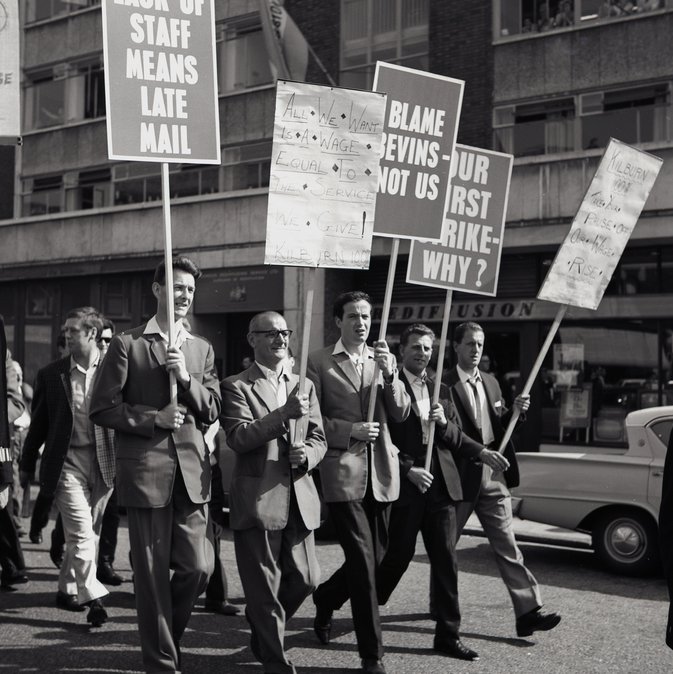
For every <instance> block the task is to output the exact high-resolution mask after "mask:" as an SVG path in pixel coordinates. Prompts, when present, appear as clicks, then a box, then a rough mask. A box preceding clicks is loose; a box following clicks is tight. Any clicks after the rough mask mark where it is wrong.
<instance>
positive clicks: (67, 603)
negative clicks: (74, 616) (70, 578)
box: [56, 590, 86, 612]
mask: <svg viewBox="0 0 673 674" xmlns="http://www.w3.org/2000/svg"><path fill="white" fill-rule="evenodd" d="M56 606H58V607H59V608H63V609H65V610H66V611H75V612H81V611H85V610H86V606H83V605H82V604H79V603H77V595H75V594H66V593H65V592H61V590H59V591H58V592H57V593H56Z"/></svg>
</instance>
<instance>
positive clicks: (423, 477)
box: [407, 466, 433, 494]
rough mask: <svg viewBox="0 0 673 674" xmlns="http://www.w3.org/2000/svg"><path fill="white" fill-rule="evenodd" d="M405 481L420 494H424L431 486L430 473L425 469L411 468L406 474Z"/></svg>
mask: <svg viewBox="0 0 673 674" xmlns="http://www.w3.org/2000/svg"><path fill="white" fill-rule="evenodd" d="M407 479H408V480H409V481H410V482H411V483H412V484H413V485H414V486H415V487H416V488H417V489H418V491H420V492H421V494H425V492H426V491H428V489H430V485H431V484H432V479H433V478H432V473H431V472H430V471H428V470H425V468H417V467H416V466H412V467H411V468H409V472H408V473H407Z"/></svg>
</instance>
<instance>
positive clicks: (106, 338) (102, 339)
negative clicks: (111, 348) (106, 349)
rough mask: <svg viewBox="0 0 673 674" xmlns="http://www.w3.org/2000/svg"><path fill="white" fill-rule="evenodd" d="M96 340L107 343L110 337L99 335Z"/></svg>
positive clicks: (110, 339)
mask: <svg viewBox="0 0 673 674" xmlns="http://www.w3.org/2000/svg"><path fill="white" fill-rule="evenodd" d="M98 341H99V342H105V343H106V344H109V343H110V342H111V341H112V337H99V338H98Z"/></svg>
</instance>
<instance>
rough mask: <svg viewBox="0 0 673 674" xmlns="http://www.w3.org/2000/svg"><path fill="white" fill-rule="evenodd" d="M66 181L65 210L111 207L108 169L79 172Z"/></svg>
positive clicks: (109, 173) (110, 182)
mask: <svg viewBox="0 0 673 674" xmlns="http://www.w3.org/2000/svg"><path fill="white" fill-rule="evenodd" d="M72 181H73V185H72V186H71V185H69V184H68V181H66V210H67V211H79V210H86V209H89V208H104V207H105V206H110V205H112V203H111V202H112V198H111V194H112V179H111V172H110V169H109V168H102V169H94V170H90V171H81V172H80V173H79V174H77V173H75V175H74V176H72Z"/></svg>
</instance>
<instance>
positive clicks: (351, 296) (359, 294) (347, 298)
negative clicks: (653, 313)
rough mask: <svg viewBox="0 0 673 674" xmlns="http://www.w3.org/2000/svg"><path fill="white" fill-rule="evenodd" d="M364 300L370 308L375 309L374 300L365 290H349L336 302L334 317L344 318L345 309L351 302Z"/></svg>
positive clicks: (333, 310)
mask: <svg viewBox="0 0 673 674" xmlns="http://www.w3.org/2000/svg"><path fill="white" fill-rule="evenodd" d="M361 300H364V301H365V302H367V303H368V304H369V306H370V307H373V306H374V305H373V303H372V298H371V297H370V296H369V295H368V294H367V293H366V292H364V290H349V291H348V292H347V293H341V295H339V297H337V298H336V299H335V300H334V306H333V308H332V315H333V316H334V318H343V317H344V307H345V306H346V305H347V304H348V303H349V302H360V301H361Z"/></svg>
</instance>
